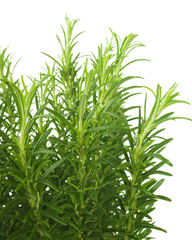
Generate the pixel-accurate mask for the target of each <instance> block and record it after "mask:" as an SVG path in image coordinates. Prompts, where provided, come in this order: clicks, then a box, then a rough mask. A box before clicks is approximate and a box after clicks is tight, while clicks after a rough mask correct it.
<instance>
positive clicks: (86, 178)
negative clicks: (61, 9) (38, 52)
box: [0, 17, 184, 240]
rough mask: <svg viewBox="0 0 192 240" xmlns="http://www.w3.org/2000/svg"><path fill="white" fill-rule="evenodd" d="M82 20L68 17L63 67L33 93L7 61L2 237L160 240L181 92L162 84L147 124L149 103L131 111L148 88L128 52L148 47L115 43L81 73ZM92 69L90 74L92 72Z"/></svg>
mask: <svg viewBox="0 0 192 240" xmlns="http://www.w3.org/2000/svg"><path fill="white" fill-rule="evenodd" d="M76 23H77V20H70V19H69V18H68V17H66V26H67V27H66V29H64V27H62V33H63V39H61V38H60V37H59V36H57V39H58V42H59V44H60V47H61V55H60V56H59V57H58V59H55V58H53V57H52V56H50V55H49V54H45V53H44V54H45V55H46V56H48V57H49V58H50V59H51V60H52V61H53V64H52V66H49V65H48V64H47V63H46V66H45V69H44V72H42V73H40V75H39V79H33V78H31V79H30V80H31V82H32V83H31V85H30V86H26V83H25V81H24V79H23V77H21V79H18V80H16V81H15V80H14V79H13V70H14V67H13V68H12V67H11V66H12V63H11V56H10V55H6V52H7V49H4V50H3V51H2V52H0V89H1V92H0V238H1V239H2V240H4V239H20V240H21V239H23V240H25V239H28V240H32V239H42V240H44V239H46V240H48V239H57V240H60V239H68V240H70V239H71V240H72V239H81V240H84V239H85V240H89V239H90V240H93V239H95V240H112V239H120V240H131V239H136V240H142V239H146V240H147V239H152V237H151V232H152V230H153V229H156V230H160V231H164V232H166V231H165V230H164V229H162V228H160V227H157V226H156V225H155V223H154V221H153V220H152V218H151V216H150V214H151V212H153V211H154V209H155V207H154V204H155V202H156V201H157V200H159V199H161V200H166V201H171V200H170V199H169V198H168V197H166V196H162V195H159V194H157V193H156V191H157V190H158V189H159V187H160V186H161V185H162V184H163V182H164V179H160V180H157V179H156V178H155V176H156V175H157V174H158V175H164V176H171V174H170V173H168V172H165V171H163V169H162V167H163V166H164V165H169V166H172V164H171V162H170V161H169V160H168V159H167V158H165V157H164V156H163V155H162V151H163V150H164V149H165V147H166V145H167V144H168V143H169V142H171V141H172V138H168V139H166V138H163V137H162V135H161V134H162V132H163V131H164V130H165V129H164V128H162V127H161V124H162V123H164V122H167V121H168V120H175V119H177V117H176V116H175V115H174V112H169V111H167V108H169V107H170V106H171V105H173V104H176V103H180V102H184V101H181V100H178V99H177V97H178V95H179V93H178V92H176V87H177V85H176V84H174V85H173V86H172V87H171V88H170V89H169V90H168V91H167V92H166V93H165V94H162V89H161V87H160V86H159V85H158V86H157V89H156V92H155V93H154V92H153V91H152V90H151V92H152V93H153V95H154V104H153V107H152V109H151V111H150V113H149V114H148V115H147V110H146V108H147V106H148V104H147V97H145V101H144V104H141V106H135V105H130V101H129V100H130V98H134V97H136V96H137V95H138V94H140V92H138V89H142V86H137V85H134V84H132V82H133V80H134V81H135V80H136V79H138V78H140V77H139V76H124V75H123V70H124V68H125V67H128V66H129V65H130V64H132V63H134V62H137V61H142V60H146V59H136V60H131V61H129V53H130V52H131V51H132V50H133V49H135V48H136V47H141V46H143V44H141V43H140V42H137V41H135V38H136V37H137V35H136V34H129V35H128V36H126V37H125V38H124V39H123V40H121V39H120V38H119V36H118V35H117V34H116V33H114V32H113V31H112V30H111V35H112V37H111V40H110V41H107V43H106V45H105V46H103V45H102V44H101V45H100V46H99V47H98V52H97V54H93V55H92V56H91V57H89V58H87V59H86V60H85V63H84V64H83V65H81V66H79V57H80V54H77V55H76V56H74V53H73V50H74V46H76V44H77V38H78V36H79V35H80V34H81V33H82V32H81V33H79V34H77V35H75V36H73V30H74V26H75V25H76ZM89 63H91V67H88V64H89Z"/></svg>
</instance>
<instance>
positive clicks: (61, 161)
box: [41, 157, 66, 179]
mask: <svg viewBox="0 0 192 240" xmlns="http://www.w3.org/2000/svg"><path fill="white" fill-rule="evenodd" d="M65 159H66V157H63V158H61V159H60V160H58V161H56V162H55V163H54V164H53V165H51V167H50V168H49V169H47V170H46V171H45V173H44V174H43V175H42V176H41V179H44V178H46V177H47V176H48V175H49V174H50V173H51V172H52V171H53V170H55V169H56V168H57V167H59V166H60V165H61V164H63V162H64V161H65Z"/></svg>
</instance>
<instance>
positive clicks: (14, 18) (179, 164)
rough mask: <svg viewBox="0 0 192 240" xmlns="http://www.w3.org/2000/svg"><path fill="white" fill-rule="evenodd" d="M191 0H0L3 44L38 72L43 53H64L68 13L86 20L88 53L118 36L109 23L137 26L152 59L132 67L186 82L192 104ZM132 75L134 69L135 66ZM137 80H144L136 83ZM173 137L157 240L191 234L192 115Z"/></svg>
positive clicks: (154, 78)
mask: <svg viewBox="0 0 192 240" xmlns="http://www.w3.org/2000/svg"><path fill="white" fill-rule="evenodd" d="M191 9H192V6H191V1H190V0H189V1H187V0H182V1H176V0H174V1H173V0H159V1H158V0H157V1H156V0H140V1H137V0H132V1H131V0H116V1H113V0H96V1H91V0H76V1H75V0H62V1H61V0H52V1H49V0H45V1H44V0H31V1H28V0H25V1H21V0H12V1H10V0H6V1H3V0H0V46H1V48H4V47H7V46H10V47H9V52H11V53H12V52H15V55H14V58H13V60H15V61H16V59H18V58H20V57H22V60H21V62H20V63H19V65H18V68H17V71H16V72H15V73H16V75H17V76H20V75H21V74H23V75H24V76H25V78H26V76H27V75H29V76H38V73H39V72H40V71H41V68H40V67H42V66H44V62H45V60H47V58H46V57H45V56H44V55H42V54H41V53H40V52H46V53H49V54H50V55H53V56H55V57H57V55H58V54H59V47H58V43H57V39H56V37H55V35H56V34H58V35H60V36H61V34H62V33H61V28H60V24H62V25H64V23H65V22H64V17H65V15H66V14H67V15H68V16H69V17H70V18H75V19H78V18H80V21H79V22H78V24H77V31H82V30H85V31H86V32H85V33H84V34H83V35H81V37H80V38H79V41H80V43H79V45H78V46H77V48H76V50H78V51H80V52H82V54H90V53H91V51H93V52H95V53H96V51H97V46H98V45H99V44H100V42H105V38H106V36H109V35H110V32H109V30H108V28H109V27H111V28H112V29H113V31H115V32H116V33H117V34H118V35H120V37H122V38H123V37H124V36H125V35H127V34H129V33H137V34H138V37H137V40H139V41H140V42H142V43H144V44H145V45H146V47H143V48H138V49H137V50H135V52H133V53H132V57H133V58H148V59H150V60H151V62H150V63H149V62H140V63H136V64H135V66H134V68H132V69H130V71H133V72H134V73H135V74H136V75H140V76H143V77H144V78H145V80H143V84H145V85H147V86H149V87H152V88H153V89H155V87H156V85H157V84H158V83H159V84H160V85H161V86H162V87H163V89H164V90H166V89H168V88H169V87H170V86H171V85H172V84H173V83H174V82H177V83H179V86H178V91H179V92H180V95H181V98H182V99H184V100H186V101H188V102H190V103H192V93H191V90H192V28H191V23H192V14H191ZM126 73H128V74H129V70H127V72H126ZM135 84H137V82H136V83H135ZM174 110H175V112H176V113H177V115H182V116H186V117H191V118H192V106H188V105H186V106H185V105H178V106H177V107H176V108H174ZM167 126H168V128H167V133H166V134H167V136H169V137H174V141H173V142H172V143H170V144H169V145H168V148H167V149H166V150H165V152H164V156H166V157H168V158H169V159H170V161H171V162H173V164H174V167H173V168H171V169H168V170H169V171H170V172H171V173H172V174H173V175H174V176H173V177H170V178H167V179H166V182H165V183H164V185H163V186H162V187H161V189H160V191H159V194H162V195H165V196H169V197H170V198H171V199H172V200H173V201H172V203H167V202H164V201H161V202H159V203H158V204H156V206H157V209H156V212H155V213H154V214H153V217H154V219H155V222H156V224H157V225H158V226H161V227H163V228H165V229H167V231H168V233H167V234H164V233H161V232H157V231H154V233H153V236H154V237H155V238H156V239H157V240H162V239H163V240H181V239H182V240H188V239H189V240H190V239H191V223H192V220H191V215H192V193H191V192H192V187H191V183H192V180H191V179H192V174H191V172H192V156H191V149H192V141H191V136H192V122H187V121H183V120H178V121H176V122H172V123H169V124H167Z"/></svg>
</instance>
